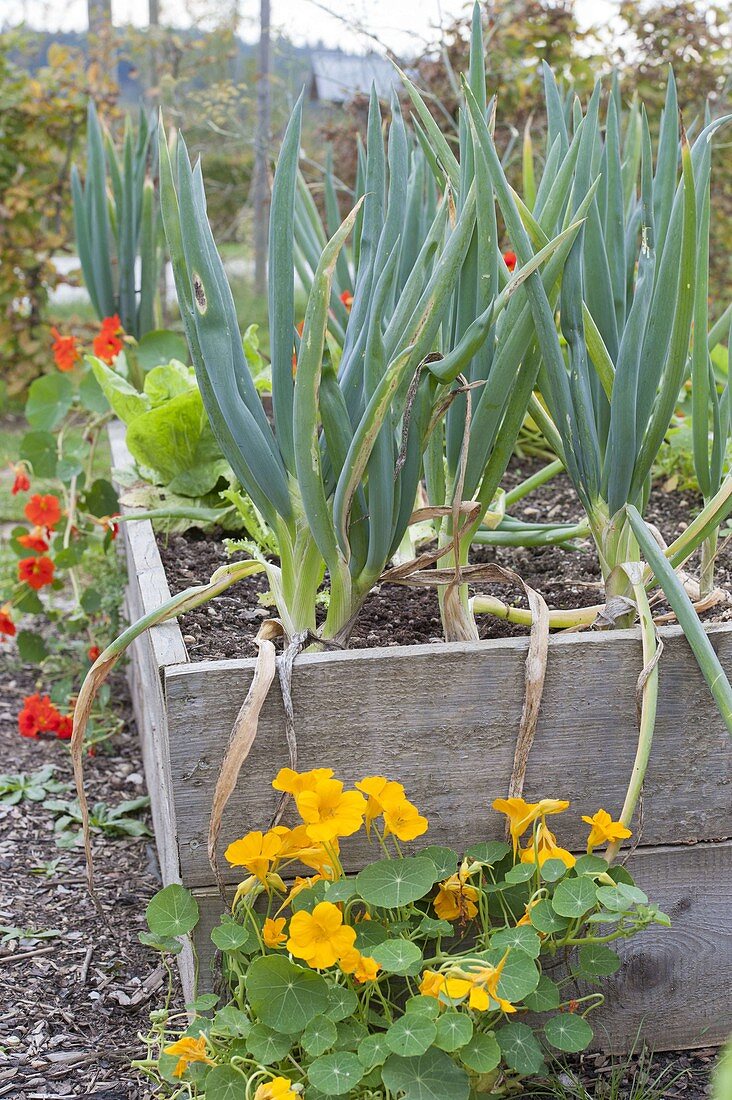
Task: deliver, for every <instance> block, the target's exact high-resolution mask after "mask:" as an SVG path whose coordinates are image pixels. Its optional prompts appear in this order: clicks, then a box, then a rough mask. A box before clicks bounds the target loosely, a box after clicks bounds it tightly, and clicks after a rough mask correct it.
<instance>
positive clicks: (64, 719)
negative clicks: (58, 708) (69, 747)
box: [56, 714, 74, 741]
mask: <svg viewBox="0 0 732 1100" xmlns="http://www.w3.org/2000/svg"><path fill="white" fill-rule="evenodd" d="M73 732H74V716H73V714H59V716H58V725H57V727H56V736H57V737H58V739H59V741H70V740H71V735H72V733H73Z"/></svg>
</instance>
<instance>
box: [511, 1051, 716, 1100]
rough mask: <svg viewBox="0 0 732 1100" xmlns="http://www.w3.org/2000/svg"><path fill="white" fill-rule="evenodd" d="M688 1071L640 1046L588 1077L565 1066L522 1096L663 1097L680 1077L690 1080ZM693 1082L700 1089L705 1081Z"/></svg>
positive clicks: (561, 1099)
mask: <svg viewBox="0 0 732 1100" xmlns="http://www.w3.org/2000/svg"><path fill="white" fill-rule="evenodd" d="M692 1074H693V1070H692V1071H689V1070H688V1069H679V1068H678V1067H677V1065H676V1064H675V1063H674V1062H673V1061H671V1062H667V1061H666V1060H664V1061H663V1063H660V1062H659V1061H658V1060H657V1059H656V1057H654V1055H653V1054H651V1052H650V1051H648V1050H646V1049H645V1048H644V1049H643V1050H642V1051H641V1052H640V1054H635V1053H631V1054H630V1055H628V1057H627V1058H626V1059H624V1060H622V1061H621V1060H618V1061H614V1062H613V1063H612V1064H611V1065H610V1066H609V1067H607V1068H606V1069H605V1072H602V1071H600V1072H598V1073H597V1074H596V1076H594V1077H593V1079H592V1080H590V1079H589V1078H590V1073H589V1072H584V1073H583V1074H582V1075H581V1076H580V1074H579V1073H578V1072H577V1070H576V1069H575V1068H573V1067H566V1068H565V1069H564V1070H563V1071H562V1072H561V1073H559V1074H558V1075H557V1076H555V1077H551V1078H547V1079H546V1080H545V1081H542V1082H541V1083H540V1084H538V1085H537V1086H536V1087H535V1088H532V1089H531V1091H530V1092H528V1093H526V1094H525V1095H526V1100H666V1098H667V1097H668V1096H669V1092H670V1090H672V1089H673V1086H674V1085H675V1084H677V1083H681V1082H682V1080H683V1081H684V1085H686V1084H688V1083H690V1078H691V1077H692ZM693 1083H695V1084H697V1085H698V1086H699V1087H700V1088H701V1087H703V1086H704V1084H705V1082H704V1081H700V1080H699V1076H698V1075H694V1076H693Z"/></svg>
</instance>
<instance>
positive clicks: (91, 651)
mask: <svg viewBox="0 0 732 1100" xmlns="http://www.w3.org/2000/svg"><path fill="white" fill-rule="evenodd" d="M101 652H102V651H101V649H100V648H99V646H98V645H90V646H89V648H88V650H87V651H86V655H87V657H88V658H89V660H90V661H91V663H92V664H94V662H95V661H96V659H97V657H98V656H99V654H100V653H101Z"/></svg>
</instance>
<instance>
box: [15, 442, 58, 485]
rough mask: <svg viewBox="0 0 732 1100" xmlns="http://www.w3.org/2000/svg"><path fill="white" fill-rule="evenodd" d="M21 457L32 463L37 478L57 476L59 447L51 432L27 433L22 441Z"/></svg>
mask: <svg viewBox="0 0 732 1100" xmlns="http://www.w3.org/2000/svg"><path fill="white" fill-rule="evenodd" d="M19 455H20V457H21V458H22V459H23V461H24V462H29V463H30V465H31V467H32V469H33V473H34V474H35V476H36V477H43V478H51V477H55V476H56V469H57V467H58V445H57V443H56V437H55V436H54V435H52V434H51V432H26V433H25V435H24V436H23V438H22V439H21V441H20V449H19Z"/></svg>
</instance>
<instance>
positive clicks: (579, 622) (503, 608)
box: [470, 593, 604, 630]
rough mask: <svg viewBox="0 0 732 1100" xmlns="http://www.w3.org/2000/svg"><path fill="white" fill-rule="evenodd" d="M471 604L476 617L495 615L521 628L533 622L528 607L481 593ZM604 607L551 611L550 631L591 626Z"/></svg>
mask: <svg viewBox="0 0 732 1100" xmlns="http://www.w3.org/2000/svg"><path fill="white" fill-rule="evenodd" d="M470 603H471V606H472V609H473V613H474V614H476V615H494V616H495V617H496V618H497V619H505V620H506V622H509V623H517V624H518V625H519V626H531V624H532V621H533V620H532V616H531V611H530V609H529V608H528V607H512V606H511V605H510V604H507V603H504V602H503V600H499V599H498V598H497V597H496V596H487V595H484V594H483V593H481V594H480V595H477V596H473V598H472V600H471V601H470ZM603 607H604V604H601V603H599V604H593V605H592V606H591V607H578V608H569V609H567V610H564V609H562V610H550V611H549V629H550V630H567V629H569V628H571V627H576V626H591V625H592V623H593V622H594V621H595V619H596V618H597V616H598V615H599V614H600V612H601V611H602V609H603Z"/></svg>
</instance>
